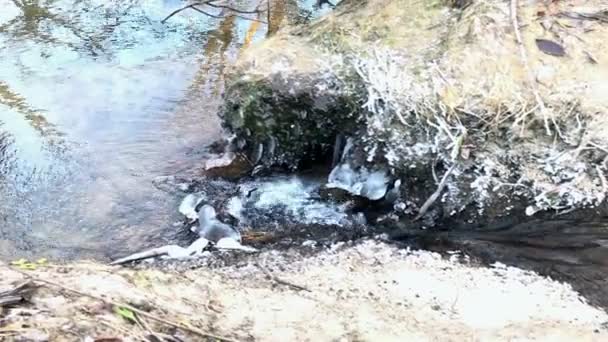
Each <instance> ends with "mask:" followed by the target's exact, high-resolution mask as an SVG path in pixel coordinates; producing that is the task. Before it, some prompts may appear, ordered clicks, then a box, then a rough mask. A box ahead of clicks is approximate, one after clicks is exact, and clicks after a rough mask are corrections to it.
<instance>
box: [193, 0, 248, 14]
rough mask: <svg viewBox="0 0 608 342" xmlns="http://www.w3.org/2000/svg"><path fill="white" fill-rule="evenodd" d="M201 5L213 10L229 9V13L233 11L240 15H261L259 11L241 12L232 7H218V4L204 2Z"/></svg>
mask: <svg viewBox="0 0 608 342" xmlns="http://www.w3.org/2000/svg"><path fill="white" fill-rule="evenodd" d="M200 5H207V6H209V7H213V8H223V9H227V10H229V11H232V12H235V13H240V14H258V13H260V11H259V10H257V9H255V10H252V11H245V10H240V9H238V8H234V7H231V6H226V5H216V4H214V3H212V2H204V3H201V4H200Z"/></svg>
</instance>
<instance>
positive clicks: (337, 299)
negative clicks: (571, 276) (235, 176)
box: [0, 241, 608, 341]
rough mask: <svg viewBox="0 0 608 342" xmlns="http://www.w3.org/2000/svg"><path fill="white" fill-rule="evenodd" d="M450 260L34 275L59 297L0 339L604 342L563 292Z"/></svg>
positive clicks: (337, 257) (10, 271)
mask: <svg viewBox="0 0 608 342" xmlns="http://www.w3.org/2000/svg"><path fill="white" fill-rule="evenodd" d="M309 248H313V247H309ZM220 258H221V257H220ZM455 259H457V257H456V256H455V257H454V260H452V261H450V260H445V259H442V258H441V257H440V256H439V255H437V254H433V253H430V252H413V251H407V250H400V249H397V248H394V247H391V246H389V245H386V244H384V243H382V242H377V241H362V242H360V243H357V244H354V245H352V244H351V245H349V244H346V245H344V244H342V245H335V246H334V247H333V248H331V249H330V250H325V251H320V250H318V251H317V252H315V253H314V256H312V257H310V258H303V257H302V255H301V252H298V251H296V250H290V251H286V252H281V253H278V252H264V253H262V254H259V255H254V256H247V257H243V258H242V260H241V261H240V262H239V263H237V265H234V266H230V267H221V268H217V269H214V268H201V269H196V270H180V271H170V270H164V271H163V270H159V269H146V268H145V267H141V268H140V269H128V268H116V267H114V268H113V267H107V266H103V265H99V264H94V263H86V262H82V263H77V264H71V265H46V266H38V267H37V268H36V270H30V271H22V272H25V273H26V274H28V275H31V276H32V277H33V279H39V280H43V281H45V280H46V281H51V282H54V283H56V284H59V285H60V286H61V287H58V286H54V285H49V284H48V283H44V282H37V284H39V285H40V287H39V288H38V289H37V290H35V291H34V292H33V294H32V295H31V300H30V302H29V303H24V304H19V305H17V306H16V307H15V308H12V309H3V312H2V321H1V322H2V323H1V325H0V336H2V338H3V340H6V341H13V340H15V341H17V340H19V341H32V340H34V341H44V340H51V341H83V340H84V341H90V340H97V341H102V340H103V339H102V338H106V339H108V338H123V339H124V340H140V339H142V338H143V337H144V336H146V335H149V334H150V333H151V332H152V331H154V332H155V333H157V334H158V335H159V336H161V334H166V335H173V336H177V337H179V338H182V339H183V340H189V341H200V340H205V337H204V336H201V335H202V334H203V333H207V334H209V335H214V336H216V337H215V338H214V340H220V339H221V338H222V337H223V338H226V339H228V340H249V341H253V340H259V341H279V340H280V341H285V340H298V341H302V340H322V341H328V340H379V339H380V340H387V341H389V340H395V341H397V340H400V341H402V340H404V339H406V340H417V341H420V340H441V341H468V340H493V341H510V340H513V339H521V340H545V341H572V340H577V341H594V340H597V341H601V340H606V338H608V330H606V324H605V323H606V322H608V315H606V313H605V312H603V311H601V310H598V309H595V308H593V307H590V306H589V305H587V304H585V301H584V300H583V299H582V298H580V297H579V296H578V295H577V294H576V293H575V292H573V291H572V290H571V288H570V286H568V285H564V284H560V283H556V282H554V281H551V280H549V279H546V278H542V277H539V276H538V275H536V274H534V273H530V272H526V271H522V270H520V269H516V268H510V267H509V268H507V267H504V266H500V265H497V266H496V267H493V268H477V267H475V266H474V265H468V264H467V263H466V260H465V262H464V263H460V262H458V261H456V260H455ZM177 268H180V267H177ZM0 271H1V272H2V274H3V277H2V279H1V280H0V287H1V288H5V287H7V286H10V285H11V284H15V283H19V282H21V281H23V280H24V279H25V278H24V275H23V274H22V273H19V272H17V271H15V270H14V268H11V267H9V266H7V265H2V266H0ZM300 287H302V288H300ZM67 289H73V290H77V291H79V292H80V294H78V293H75V292H73V291H70V290H67ZM85 294H88V295H91V296H94V297H98V298H102V299H103V301H102V300H97V299H94V298H93V297H91V296H87V295H85ZM111 303H114V304H120V305H125V304H129V305H132V306H134V307H135V308H136V309H139V310H141V313H137V312H135V316H136V320H137V321H138V322H137V323H130V322H128V320H127V319H125V318H124V317H121V316H120V315H119V314H117V313H116V312H115V307H113V305H112V304H111ZM154 317H161V318H162V319H163V320H165V321H167V322H169V323H167V322H165V323H161V322H158V321H156V320H155V319H154ZM172 324H173V325H178V326H182V327H187V328H186V329H184V328H175V327H172V326H171V325H172ZM188 330H191V331H190V332H189V331H188ZM192 331H196V332H197V333H193V332H192ZM104 341H107V340H104Z"/></svg>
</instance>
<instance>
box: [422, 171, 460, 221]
mask: <svg viewBox="0 0 608 342" xmlns="http://www.w3.org/2000/svg"><path fill="white" fill-rule="evenodd" d="M455 168H456V164H455V163H454V164H453V165H452V166H451V167H450V168H449V169H448V170H447V171H446V172H445V174H444V175H443V178H441V182H440V183H439V185H438V186H437V190H435V192H434V193H433V194H432V195H431V196H430V197H429V198H428V199H427V200H426V202H424V204H423V205H422V207H421V208H420V211H419V212H418V215H416V217H415V218H414V221H418V220H420V219H421V218H422V216H424V214H426V212H427V211H428V210H429V208H430V207H431V205H433V203H435V201H437V199H438V198H439V195H441V192H442V191H443V189H444V188H445V186H446V184H447V181H448V178H449V177H450V175H451V174H452V172H453V171H454V169H455Z"/></svg>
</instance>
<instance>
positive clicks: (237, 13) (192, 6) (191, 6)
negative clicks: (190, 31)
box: [160, 1, 265, 24]
mask: <svg viewBox="0 0 608 342" xmlns="http://www.w3.org/2000/svg"><path fill="white" fill-rule="evenodd" d="M198 6H209V7H213V8H222V9H226V10H229V11H231V12H234V13H235V14H234V16H235V17H237V18H241V19H245V20H250V21H258V22H260V23H263V24H265V22H264V21H262V20H259V19H254V18H249V17H246V16H243V15H240V14H258V13H260V11H258V10H257V9H256V10H252V11H245V10H239V9H237V8H234V7H231V6H227V5H217V4H214V3H213V2H212V1H203V2H195V3H191V4H189V5H187V6H184V7H181V8H178V9H176V10H175V11H173V12H171V13H170V14H169V15H168V16H166V17H165V18H164V19H163V20H161V21H160V22H161V23H162V24H164V23H166V22H167V20H169V19H170V18H171V17H173V16H174V15H176V14H178V13H180V12H182V11H185V10H187V9H193V10H195V11H197V12H199V13H201V14H204V15H206V16H209V17H211V18H215V19H222V18H225V16H222V15H215V14H211V13H209V12H207V11H205V10H202V9H200V8H199V7H198Z"/></svg>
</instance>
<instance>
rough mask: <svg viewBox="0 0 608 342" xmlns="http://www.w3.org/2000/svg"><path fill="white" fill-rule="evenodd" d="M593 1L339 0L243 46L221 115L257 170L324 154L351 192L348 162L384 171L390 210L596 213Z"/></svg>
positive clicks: (600, 88)
mask: <svg viewBox="0 0 608 342" xmlns="http://www.w3.org/2000/svg"><path fill="white" fill-rule="evenodd" d="M458 4H461V5H462V4H466V6H458ZM604 10H605V8H604V7H603V4H602V3H601V2H600V1H589V2H586V4H585V7H582V6H579V5H578V2H576V1H560V2H557V3H552V4H551V5H547V6H545V5H543V4H523V3H522V4H519V3H518V2H517V1H511V2H504V1H473V2H446V3H444V2H441V1H436V2H419V1H409V0H393V1H389V0H367V1H343V2H342V3H341V4H340V6H338V8H337V9H336V11H335V12H334V13H333V14H330V15H328V16H327V17H325V18H323V19H322V20H320V21H318V22H316V23H314V24H313V25H310V26H307V27H305V28H301V27H299V28H293V29H291V30H288V29H285V30H282V31H281V32H279V33H278V34H277V35H276V36H274V37H272V38H270V39H267V40H265V41H264V42H262V43H261V44H259V45H257V46H255V47H253V48H251V49H249V50H248V52H247V54H245V55H244V56H242V58H241V59H240V61H239V62H238V63H237V65H236V67H235V68H234V69H233V70H232V71H231V73H230V75H229V77H228V80H229V81H228V82H227V93H226V99H227V103H226V105H225V107H224V110H223V113H222V116H223V118H224V126H225V127H226V128H227V129H228V130H229V131H231V132H233V133H234V134H235V137H234V138H233V139H232V143H233V147H232V149H233V150H236V151H240V152H242V153H244V154H246V155H247V157H248V159H249V160H250V161H252V168H253V169H255V171H256V172H257V173H260V172H262V170H264V169H266V170H267V169H272V168H276V167H278V168H281V169H285V168H287V169H299V168H303V167H306V166H308V165H310V164H318V163H320V162H327V161H333V163H332V165H333V166H336V168H335V169H334V171H336V172H335V177H333V179H332V176H331V175H330V177H329V178H330V179H329V182H330V183H333V184H332V186H334V187H339V188H341V189H345V190H347V191H349V192H351V193H352V194H354V195H362V193H361V190H360V189H357V184H356V183H353V184H350V183H349V182H352V179H353V178H354V179H359V178H363V179H365V177H366V176H365V175H368V174H372V172H374V171H375V172H379V173H380V174H385V175H386V178H385V179H384V180H382V181H383V182H384V185H383V186H384V189H383V190H384V191H386V190H387V189H388V188H390V187H393V186H394V187H395V188H396V190H397V192H398V194H399V198H398V199H396V200H395V204H396V206H395V210H394V212H393V213H394V214H395V215H397V216H399V217H400V219H401V220H411V219H414V218H415V219H416V220H417V219H424V220H425V221H426V222H427V225H429V226H430V225H434V224H442V223H444V224H445V223H449V224H451V225H459V224H467V223H475V224H479V225H484V224H488V223H492V222H494V221H496V220H501V219H503V218H508V219H511V220H512V219H514V218H519V219H520V220H525V219H527V218H529V217H536V218H550V217H554V216H555V215H560V216H562V215H565V216H568V215H570V216H576V215H579V216H583V217H592V216H594V217H602V216H605V214H606V201H605V199H606V193H607V190H608V182H606V170H607V168H608V165H607V164H606V160H608V159H607V158H606V157H607V151H608V148H607V146H608V137H607V136H606V132H607V131H608V129H607V127H608V126H607V122H606V119H605V118H606V115H605V113H606V112H608V102H606V97H605V96H603V94H604V93H605V90H606V88H605V84H604V83H605V82H604V80H605V79H606V76H608V68H607V67H606V63H605V61H606V60H608V55H607V54H606V51H605V49H602V48H601V43H602V41H603V37H605V36H606V35H607V34H608V25H607V24H606V22H605V20H604V19H605V18H604V14H603V13H604V12H603V11H604ZM346 179H348V181H346ZM336 180H337V181H336ZM380 187H382V186H380ZM380 195H381V194H380Z"/></svg>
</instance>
